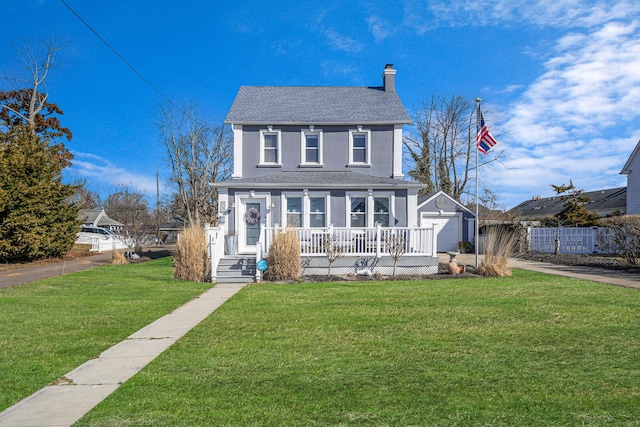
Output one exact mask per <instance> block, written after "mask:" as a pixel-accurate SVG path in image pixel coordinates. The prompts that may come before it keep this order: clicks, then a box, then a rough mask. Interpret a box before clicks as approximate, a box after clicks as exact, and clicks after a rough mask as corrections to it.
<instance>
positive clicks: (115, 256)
mask: <svg viewBox="0 0 640 427" xmlns="http://www.w3.org/2000/svg"><path fill="white" fill-rule="evenodd" d="M111 264H116V265H123V264H129V261H128V260H127V258H126V257H125V256H124V253H122V252H121V251H113V253H112V254H111Z"/></svg>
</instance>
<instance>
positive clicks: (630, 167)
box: [620, 141, 640, 215]
mask: <svg viewBox="0 0 640 427" xmlns="http://www.w3.org/2000/svg"><path fill="white" fill-rule="evenodd" d="M620 173H621V174H624V175H627V193H628V194H627V206H626V208H627V215H640V141H639V142H638V143H637V144H636V148H634V150H633V151H632V152H631V155H630V156H629V159H628V160H627V163H625V165H624V167H623V168H622V171H620Z"/></svg>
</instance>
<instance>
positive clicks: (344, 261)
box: [207, 226, 438, 281]
mask: <svg viewBox="0 0 640 427" xmlns="http://www.w3.org/2000/svg"><path fill="white" fill-rule="evenodd" d="M435 227H436V226H431V227H381V226H377V227H333V226H329V227H317V228H296V227H288V228H286V230H287V231H292V232H295V233H296V234H297V236H298V240H299V241H300V264H301V273H302V275H326V274H328V271H329V264H330V261H329V259H330V258H334V259H335V261H333V263H332V265H331V273H332V275H347V274H354V275H358V274H362V275H373V274H381V275H391V274H392V272H393V266H394V263H395V264H396V274H397V275H427V274H436V273H437V272H438V256H437V251H436V248H437V233H436V230H435ZM283 230H284V229H283V228H281V227H261V230H260V237H259V239H258V241H257V242H256V245H255V254H253V253H250V254H244V258H243V261H242V263H243V264H246V265H253V266H255V265H256V264H257V262H258V261H260V260H262V259H266V258H267V256H268V254H269V248H270V246H271V244H272V242H273V239H274V236H275V235H276V233H278V232H282V231H283ZM207 239H208V243H209V253H210V255H211V271H212V281H217V279H218V278H219V277H218V276H219V274H218V273H219V272H218V268H219V265H220V260H222V259H224V258H225V257H226V258H228V257H229V256H231V255H230V254H229V253H227V254H225V249H224V232H223V230H222V229H221V228H217V227H208V228H207ZM394 258H397V262H395V261H396V260H394ZM245 276H246V273H245ZM255 280H256V281H260V280H261V272H260V271H259V270H257V269H256V270H255Z"/></svg>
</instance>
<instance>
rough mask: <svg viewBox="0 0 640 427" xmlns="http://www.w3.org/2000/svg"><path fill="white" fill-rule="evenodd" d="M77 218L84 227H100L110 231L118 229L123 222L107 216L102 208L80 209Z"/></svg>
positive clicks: (120, 228) (122, 225)
mask: <svg viewBox="0 0 640 427" xmlns="http://www.w3.org/2000/svg"><path fill="white" fill-rule="evenodd" d="M78 219H79V220H80V221H82V225H84V226H86V227H101V228H106V229H107V230H111V231H120V230H122V227H124V224H122V223H121V222H118V221H116V220H114V219H111V218H109V216H107V213H106V212H105V211H104V209H80V212H79V213H78Z"/></svg>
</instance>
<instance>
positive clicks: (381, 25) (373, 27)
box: [367, 16, 393, 43]
mask: <svg viewBox="0 0 640 427" xmlns="http://www.w3.org/2000/svg"><path fill="white" fill-rule="evenodd" d="M367 24H368V25H369V31H371V34H373V38H374V39H375V41H376V43H380V42H381V41H383V40H384V39H386V38H387V37H389V36H390V35H391V34H392V33H393V31H392V30H391V28H390V26H389V24H388V23H387V22H385V21H383V20H382V19H380V18H378V17H377V16H371V17H369V18H367Z"/></svg>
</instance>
